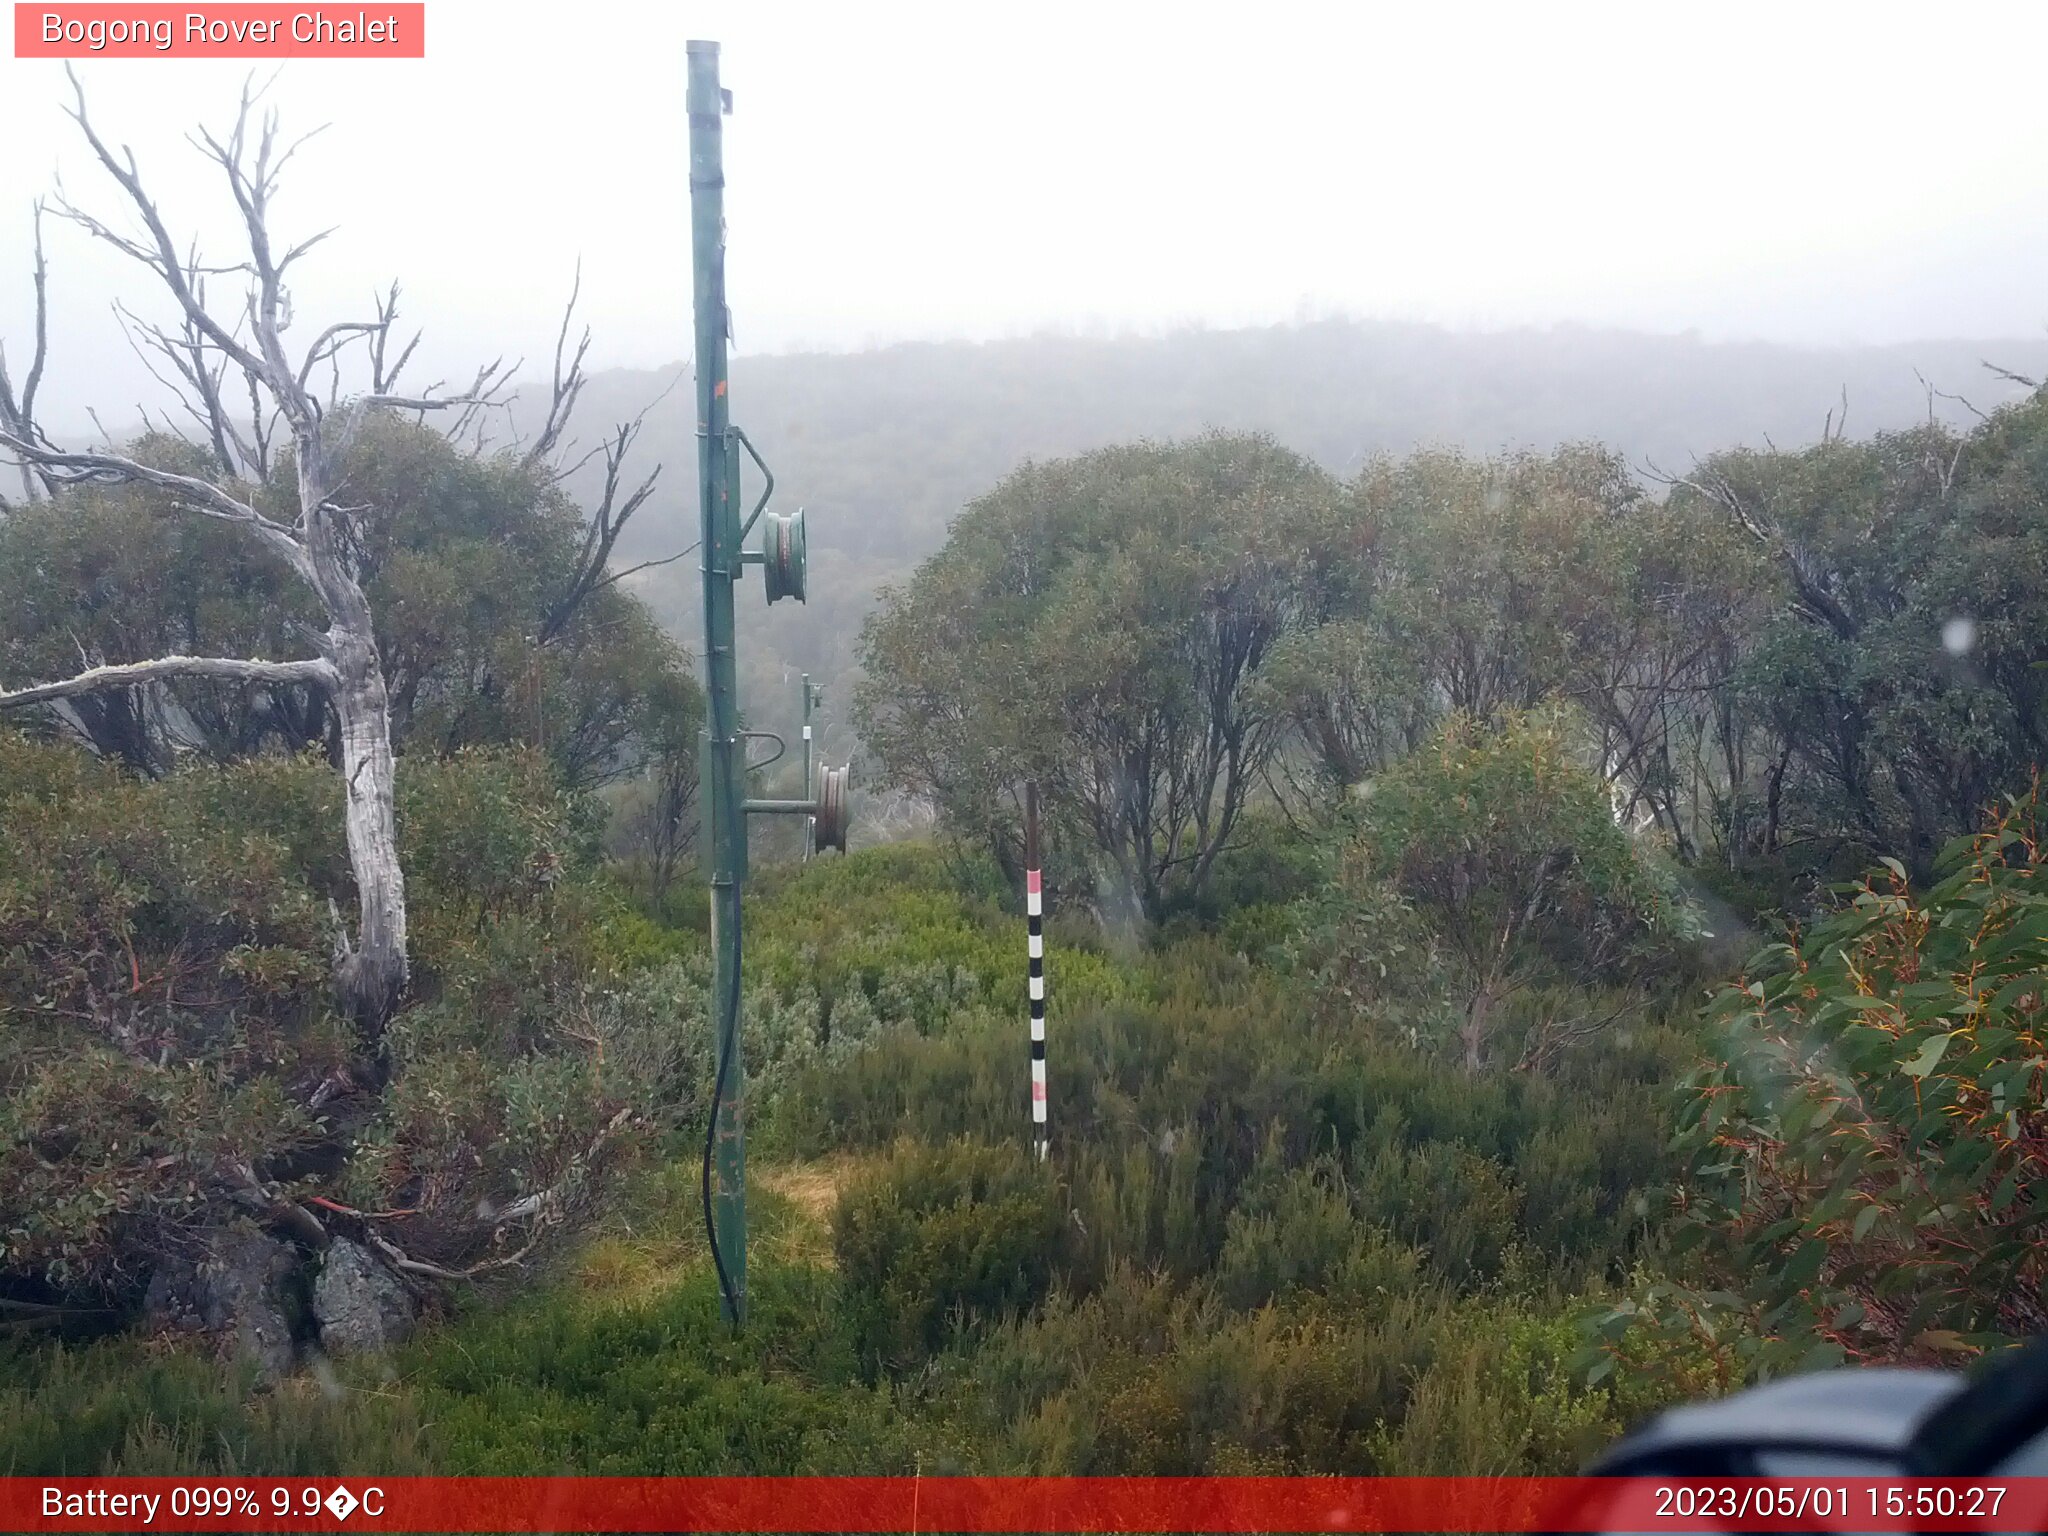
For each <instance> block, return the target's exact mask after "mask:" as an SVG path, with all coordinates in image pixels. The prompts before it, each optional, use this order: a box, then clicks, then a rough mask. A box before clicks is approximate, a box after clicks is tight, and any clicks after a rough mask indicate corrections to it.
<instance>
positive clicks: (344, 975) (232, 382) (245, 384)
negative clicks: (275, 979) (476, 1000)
mask: <svg viewBox="0 0 2048 1536" xmlns="http://www.w3.org/2000/svg"><path fill="white" fill-rule="evenodd" d="M71 84H72V90H73V93H74V97H75V105H74V106H72V107H71V108H70V109H69V110H70V115H71V117H72V118H73V120H74V121H75V122H76V123H77V124H78V127H79V129H80V131H81V132H82V133H83V134H84V136H85V140H86V142H87V143H88V144H89V145H90V146H91V148H92V151H93V154H94V155H95V156H96V157H97V158H98V160H99V163H100V165H101V166H102V167H103V168H104V169H105V170H106V172H107V174H108V175H110V176H111V177H112V178H113V179H114V181H115V182H116V184H118V186H119V187H120V189H121V191H122V192H123V193H124V194H125V198H126V202H127V205H128V211H129V212H131V213H132V214H134V215H135V216H137V218H138V219H139V224H140V228H139V230H138V231H137V232H135V233H123V232H121V231H119V230H116V229H115V228H113V227H111V226H110V225H108V224H105V223H103V222H101V221H100V220H99V219H97V218H94V217H93V216H92V215H90V214H88V213H86V212H84V211H83V210H81V209H80V208H78V207H77V206H76V205H74V204H72V203H71V202H69V201H68V200H65V199H62V198H60V199H59V201H58V202H56V204H55V205H54V207H55V209H56V211H57V212H58V213H59V214H60V215H61V216H62V217H64V218H66V219H69V220H70V221H71V222H73V223H75V224H76V225H78V226H79V227H80V228H82V229H84V230H85V231H87V233H88V234H90V235H91V236H92V237H94V238H95V239H98V240H101V241H103V242H105V243H106V244H108V245H111V246H113V247H114V248H115V249H116V250H119V251H121V252H122V253H123V254H125V255H127V256H129V257H130V258H132V259H133V260H134V261H136V262H137V263H138V264H140V265H141V266H142V267H143V268H145V269H146V270H147V271H148V272H149V273H150V275H151V277H152V278H153V279H154V280H155V282H156V283H157V284H158V285H160V286H161V287H162V289H163V290H165V291H166V292H168V294H169V295H170V297H171V299H172V300H173V301H174V303H175V306H176V313H177V315H178V317H179V318H178V322H177V324H176V325H175V327H171V326H160V325H154V324H150V323H147V322H144V321H142V320H140V319H139V318H137V317H135V316H134V315H133V314H131V313H128V312H126V311H123V313H124V318H125V319H126V320H127V322H128V325H129V329H130V336H131V338H133V339H135V340H136V341H137V342H138V343H139V345H138V351H140V352H142V353H144V354H145V360H146V361H147V360H148V354H153V355H154V356H155V358H157V359H160V360H161V361H162V362H163V364H164V365H166V367H167V368H168V372H165V371H158V373H157V376H158V378H159V379H160V380H161V381H162V382H164V383H165V385H166V386H167V387H168V388H170V389H171V390H172V392H173V394H174V395H175V396H176V397H177V398H178V400H179V402H180V404H181V405H182V406H183V407H184V409H185V410H186V411H187V412H188V413H189V414H190V415H191V417H192V418H193V420H194V422H195V423H197V424H198V426H199V428H200V431H199V433H198V434H197V440H198V441H199V442H201V443H203V444H204V445H205V447H206V448H207V449H208V450H210V452H211V454H212V456H213V458H214V460H215V461H216V463H217V465H218V468H219V477H218V478H217V479H214V478H202V477H200V476H197V475H187V474H178V473H172V472H169V471H166V470H163V469H158V468H155V467H152V466H151V465H148V464H144V463H141V462H139V461H137V460H135V459H133V458H128V457H124V456H122V455H119V454H116V453H113V452H111V451H108V452H67V451H64V450H61V449H59V448H58V447H56V446H55V445H54V444H52V443H51V442H50V440H49V439H48V438H47V437H46V436H45V435H44V434H43V432H42V431H41V430H40V429H39V428H38V427H37V425H36V423H35V421H34V418H33V414H32V413H33V408H34V394H35V388H36V385H37V383H38V382H39V380H40V375H41V371H42V362H43V354H44V351H45V347H44V336H45V332H46V311H45V306H44V304H43V302H42V298H43V263H42V259H41V244H40V240H38V244H37V263H36V272H37V278H36V285H37V300H38V302H37V321H36V336H37V341H36V348H35V354H34V363H33V365H32V367H31V369H30V372H29V374H28V376H27V380H26V383H25V386H24V388H23V390H22V392H21V394H20V395H19V396H17V395H16V394H15V393H14V392H13V390H12V389H11V388H5V389H0V413H4V414H0V448H4V449H5V450H7V451H8V452H9V453H10V454H11V455H12V456H13V462H14V463H15V464H16V465H18V466H19V467H20V468H21V469H22V471H23V488H24V492H25V494H28V495H31V496H33V495H34V494H35V492H36V491H37V490H38V489H40V490H42V491H43V492H44V493H46V494H47V493H51V492H54V491H56V490H57V489H59V488H61V487H63V486H66V485H76V484H82V483H92V482H98V483H103V484H119V485H140V486H150V487H154V488H155V489H157V490H158V491H161V492H164V493H166V494H167V495H168V496H169V498H170V499H171V500H172V501H173V502H174V503H175V504H176V505H177V506H178V507H179V508H181V509H182V510H184V511H185V512H188V513H190V514H193V515H195V516H199V517H210V518H214V519H217V520H219V521H221V522H225V523H231V524H233V525H235V526H236V527H238V528H241V529H243V530H244V531H246V533H247V534H248V536H249V537H251V538H253V539H256V540H259V541H260V542H261V543H263V544H264V545H265V546H266V547H268V548H269V549H270V550H271V551H272V552H273V553H275V554H276V555H277V556H278V557H279V558H280V559H281V560H282V561H283V562H284V563H285V564H286V565H287V566H288V567H289V568H290V569H291V570H292V571H293V572H294V573H295V574H296V575H297V576H298V577H299V579H300V580H301V581H303V582H304V583H305V584H306V585H307V587H309V588H310V589H311V590H312V591H313V592H314V594H316V596H317V597H318V600H319V602H320V605H321V608H322V611H323V612H324V614H325V617H326V620H327V626H326V628H325V629H324V630H312V629H307V630H306V631H305V638H306V641H307V643H308V647H309V648H310V649H311V650H312V651H313V652H314V654H313V655H312V656H311V657H309V658H306V659H304V660H296V661H269V660H262V659H258V658H230V657H194V656H164V657H159V658H156V659H154V660H151V661H145V662H139V663H134V664H130V665H123V666H97V667H89V668H88V669H87V670H85V671H83V672H81V673H79V674H78V675H77V676H75V677H71V678H68V679H64V680H61V681H54V682H43V683H38V684H35V685H33V686H29V687H20V688H16V689H14V690H12V691H7V690H5V689H0V710H7V709H12V708H16V707H20V706H24V705H30V704H38V703H44V702H47V701H51V700H57V699H67V698H73V697H77V696H80V695H83V694H87V693H91V692H94V691H96V690H100V689H107V688H123V687H132V686H135V685H137V684H140V683H146V682H153V681H157V680H161V679H165V678H171V677H212V678H226V679H239V680H242V681H246V682H251V683H279V682H292V683H317V684H318V685H319V686H320V687H321V688H322V689H323V690H324V691H325V692H326V694H327V697H328V699H329V700H330V701H331V705H332V708H333V710H334V713H335V717H336V720H337V722H338V725H339V733H338V734H339V740H340V765H341V771H342V776H343V781H344V783H345V785H346V802H347V811H346V821H347V837H348V853H349V863H350V867H351V868H352V870H353V872H354V875H355V884H356V894H357V902H358V913H357V921H356V929H355V934H354V937H353V939H351V938H350V937H348V936H347V935H346V934H345V933H344V934H342V935H341V936H339V937H338V939H337V944H336V949H337V954H336V962H337V964H336V979H337V983H338V986H339V990H340V993H341V996H342V999H343V1001H344V1003H345V1005H346V1006H347V1008H348V1009H349V1010H350V1012H351V1013H352V1014H353V1016H354V1017H355V1018H356V1020H357V1022H358V1024H359V1025H360V1027H361V1028H362V1029H363V1030H364V1031H365V1033H366V1035H367V1036H368V1037H369V1039H370V1041H371V1042H372V1044H373V1045H375V1044H377V1043H379V1042H380V1041H381V1037H382V1031H383V1027H384V1024H385V1021H386V1020H387V1019H388V1018H389V1016H390V1013H391V1011H392V1009H393V1008H394V1007H395V1006H396V1004H397V1002H398V999H399V997H400V996H401V995H402V993H403V992H404V990H405V986H406V982H407V977H408V964H407V951H406V906H405V877H404V874H403V872H402V870H401V868H400V865H399V860H398V844H397V822H396V814H395V811H394V804H393V762H392V746H391V720H390V710H389V703H388V697H387V694H386V689H385V679H384V670H383V667H382V664H381V662H380V660H379V658H378V654H377V643H376V637H375V634H374V631H373V628H372V623H371V612H370V604H369V600H368V599H367V597H366V596H365V595H364V592H363V588H362V586H361V585H360V584H359V582H358V580H357V573H356V570H355V565H354V560H353V558H352V553H351V550H352V539H351V536H350V518H351V515H352V511H353V512H360V511H361V510H362V509H360V508H356V509H351V508H349V507H347V506H345V505H343V504H342V502H341V501H340V500H339V499H338V496H339V495H340V493H341V492H342V490H343V487H342V485H341V484H340V478H341V477H340V465H341V463H342V460H343V457H344V455H345V454H346V453H347V451H348V446H349V443H350V440H351V439H352V437H353V436H354V434H355V432H356V431H357V429H358V428H359V427H360V426H361V424H362V422H363V420H364V418H365V416H366V414H367V413H369V412H372V411H375V410H378V409H384V408H389V409H396V410H403V411H419V412H425V411H445V410H451V409H452V410H455V411H457V412H458V413H460V414H459V416H458V420H457V422H456V425H455V428H454V429H453V433H451V435H454V434H459V433H460V432H461V430H463V424H464V423H465V422H466V421H468V420H470V419H472V418H473V417H474V416H475V415H476V414H477V413H479V412H481V411H483V410H484V409H486V408H487V407H490V406H492V405H494V404H496V403H498V399H497V397H498V393H499V391H500V390H501V389H502V387H503V385H504V383H505V381H506V379H507V377H508V376H509V375H508V373H507V371H506V370H505V369H503V368H502V366H501V365H500V364H498V363H493V364H490V365H487V366H486V367H484V368H482V369H480V370H478V372H477V374H476V377H475V378H474V379H473V380H472V381H471V382H470V384H469V386H468V387H467V388H466V389H462V390H460V391H443V390H441V389H440V388H439V387H438V386H432V387H429V388H428V389H426V390H423V391H421V392H420V393H418V394H413V395H402V394H399V393H397V391H396V387H395V386H396V384H397V375H398V373H399V372H400V370H401V369H402V368H403V366H404V363H405V362H406V360H407V359H408V358H409V357H410V355H411V348H410V346H407V347H406V348H405V349H403V350H402V351H401V352H400V353H399V355H398V358H397V360H396V362H395V363H393V364H391V365H390V366H387V365H386V358H387V350H386V344H387V342H388V340H389V337H390V333H391V329H392V325H393V322H394V320H395V318H396V307H397V290H396V288H395V287H394V288H393V290H392V294H391V297H390V299H389V300H388V301H385V302H380V303H379V304H378V306H377V315H376V318H375V319H373V320H345V321H341V322H338V323H336V324H333V325H330V326H328V327H327V328H326V329H324V330H322V331H321V332H320V333H319V334H318V335H317V336H315V337H314V339H313V340H312V342H311V344H310V345H308V346H307V347H306V349H305V351H304V352H303V353H302V354H300V355H299V356H298V357H297V358H294V357H292V356H291V355H289V354H287V352H286V350H285V343H284V336H285V332H286V331H287V330H288V329H290V327H291V323H292V315H291V302H290V295H289V291H288V290H287V287H286V283H285V279H286V276H287V274H288V273H289V272H290V270H291V268H292V265H293V264H294V263H295V262H297V261H298V260H299V259H300V258H302V257H303V256H305V255H306V253H307V252H308V251H310V250H312V249H313V248H314V247H315V246H317V245H318V244H320V242H321V241H322V240H324V239H325V238H326V237H327V234H329V233H332V231H324V232H322V233H320V234H316V235H313V236H312V237H310V238H308V239H306V240H302V241H300V242H299V243H297V244H295V245H291V246H289V247H284V248H282V249H280V244H279V242H278V241H277V240H276V239H275V237H274V236H273V234H272V231H271V227H270V225H271V218H270V210H271V200H272V197H273V196H274V194H275V192H276V190H277V186H278V177H279V174H280V173H281V172H282V171H283V169H284V167H285V165H286V164H287V163H288V162H289V161H290V159H291V157H292V154H293V153H294V152H295V151H296V150H297V148H298V147H299V145H300V144H303V143H304V142H305V140H304V139H300V140H298V141H297V142H295V143H293V144H290V145H287V146H282V147H281V146H280V144H279V141H278V132H277V130H278V122H277V115H276V113H275V112H274V111H266V112H265V113H264V114H263V119H262V123H261V125H260V129H259V128H257V127H256V125H255V123H254V122H253V118H254V115H255V107H256V98H255V97H254V96H253V95H252V94H251V93H250V92H249V91H248V90H247V89H245V90H244V91H243V94H242V100H241V106H240V110H239V112H238V113H237V115H236V118H235V123H234V128H233V131H232V132H231V133H229V134H228V135H227V137H226V140H225V142H223V141H222V140H221V139H218V138H216V137H215V136H214V135H213V134H211V133H207V132H204V131H202V132H201V133H200V134H199V135H198V136H197V137H196V138H194V139H193V141H192V142H193V143H194V145H195V146H196V147H197V148H199V149H200V150H201V151H202V152H203V153H204V154H205V155H206V156H207V158H208V159H209V160H211V161H212V162H214V164H216V165H217V166H218V167H219V168H220V170H221V172H222V173H223V174H224V175H225V177H226V180H227V184H228V189H229V191H230V193H231V194H232V195H233V197H234V201H235V206H236V208H237V210H238V212H239V214H240V218H241V226H242V233H243V235H244V236H245V237H246V242H247V256H246V259H244V260H240V261H237V262H235V263H233V264H231V265H228V266H207V265H205V264H203V263H202V262H201V261H200V259H199V256H198V253H197V251H196V248H194V249H191V250H190V251H188V253H187V254H185V255H182V256H181V255H180V254H179V246H178V244H177V242H176V241H175V240H174V239H173V238H172V235H171V232H170V229H169V227H168V226H167V225H166V223H165V221H164V218H163V215H162V214H161V213H160V212H159V210H158V208H157V205H156V203H155V202H154V201H153V200H152V199H151V197H150V196H149V194H148V192H147V191H146V190H145V188H144V186H143V182H142V176H141V172H140V170H139V169H138V167H137V165H136V161H135V155H134V152H133V151H132V150H130V149H128V148H126V147H125V146H124V147H123V148H122V149H121V151H120V152H119V153H118V154H117V153H116V152H115V151H114V150H113V149H111V148H110V147H109V146H108V145H107V143H106V142H105V141H104V140H103V139H101V137H100V135H99V133H98V132H97V131H96V130H95V129H94V127H93V124H92V122H91V120H90V118H89V117H88V115H87V112H86V102H85V93H84V91H83V89H82V88H81V87H80V86H79V83H78V79H77V76H76V75H75V74H74V75H73V76H72V77H71ZM308 137H310V135H308ZM222 277H225V278H229V279H232V280H236V283H237V287H238V289H239V291H238V293H237V296H236V297H237V301H238V307H237V310H236V312H234V313H233V314H232V317H231V318H229V317H224V316H223V315H221V314H219V313H217V312H216V311H215V310H214V308H212V307H211V306H210V305H209V303H208V300H207V291H206V289H207V280H208V279H209V278H222ZM352 347H359V348H360V350H361V351H362V352H363V353H364V354H366V355H367V358H368V361H369V365H370V366H369V372H370V378H369V381H368V384H369V387H368V388H367V389H366V390H364V391H362V392H360V393H356V394H354V395H353V396H351V397H348V398H346V399H343V398H342V395H341V390H340V361H341V359H342V357H343V355H344V354H345V353H347V352H348V351H349V349H350V348H352ZM322 369H325V370H327V371H328V373H329V375H330V377H331V379H332V381H333V382H332V385H331V387H330V388H329V389H328V390H327V391H326V393H325V395H324V398H323V394H322V393H321V392H320V391H319V390H318V389H317V388H316V385H315V378H316V374H317V373H318V372H319V371H320V370H322ZM231 397H232V398H234V399H235V400H236V405H235V407H234V408H231V407H230V405H229V403H228V402H229V400H230V398H231ZM243 397H246V403H247V410H248V415H247V416H243V415H242V414H241V409H242V399H243ZM280 429H281V430H282V432H283V433H284V434H287V435H288V436H289V440H290V443H291V448H292V455H293V467H294V472H295V474H296V477H297V498H296V500H297V508H296V515H295V516H293V517H292V518H291V520H290V521H289V522H287V521H285V520H283V519H281V518H272V517H270V516H268V515H266V514H265V513H264V512H263V511H261V510H259V507H258V497H257V495H256V487H257V485H258V484H259V483H260V481H261V480H262V478H263V476H264V474H265V473H266V472H267V470H268V469H269V466H270V462H271V442H272V435H273V433H275V432H277V431H279V430H280Z"/></svg>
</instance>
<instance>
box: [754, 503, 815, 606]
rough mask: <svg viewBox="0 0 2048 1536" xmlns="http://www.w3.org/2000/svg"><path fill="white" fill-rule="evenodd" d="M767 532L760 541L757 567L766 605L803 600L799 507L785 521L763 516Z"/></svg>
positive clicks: (801, 540)
mask: <svg viewBox="0 0 2048 1536" xmlns="http://www.w3.org/2000/svg"><path fill="white" fill-rule="evenodd" d="M766 516H767V522H768V528H767V533H766V534H765V535H764V536H763V538H762V541H761V565H762V570H763V573H764V575H765V576H766V578H767V585H768V601H769V602H771V603H775V602H780V601H781V600H782V599H783V598H785V597H793V598H795V599H796V600H797V601H798V602H802V601H803V600H804V564H805V560H806V547H805V539H804V514H803V509H802V508H801V507H799V508H798V509H797V510H796V511H795V512H793V513H792V514H790V515H789V516H788V517H779V516H777V515H776V514H775V513H773V512H770V513H768V514H766Z"/></svg>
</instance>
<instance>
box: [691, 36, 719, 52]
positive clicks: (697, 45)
mask: <svg viewBox="0 0 2048 1536" xmlns="http://www.w3.org/2000/svg"><path fill="white" fill-rule="evenodd" d="M683 47H684V49H685V51H687V52H689V53H716V52H718V44H716V43H713V42H707V41H705V40H704V39H703V38H701V37H693V38H691V39H690V40H689V42H687V43H685V44H684V45H683Z"/></svg>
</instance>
